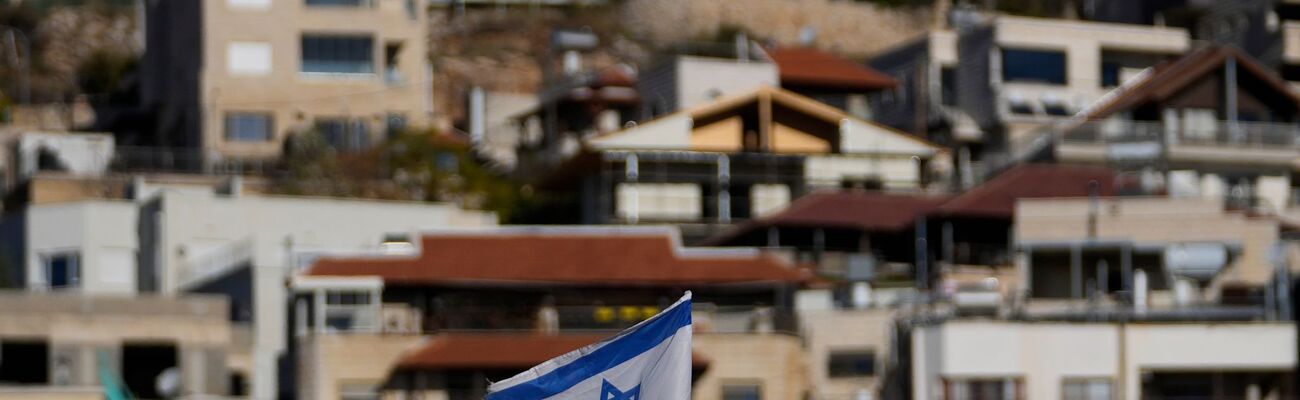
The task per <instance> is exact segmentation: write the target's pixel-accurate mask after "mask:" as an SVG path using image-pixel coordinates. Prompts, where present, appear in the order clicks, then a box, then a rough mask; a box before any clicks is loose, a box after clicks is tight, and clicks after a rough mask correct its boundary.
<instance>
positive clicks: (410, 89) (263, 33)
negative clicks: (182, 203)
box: [199, 0, 432, 157]
mask: <svg viewBox="0 0 1300 400" xmlns="http://www.w3.org/2000/svg"><path fill="white" fill-rule="evenodd" d="M202 3H203V5H202V7H203V31H202V32H203V35H202V47H203V52H202V54H203V55H204V56H203V60H204V66H203V67H202V69H201V73H202V82H201V88H200V93H199V96H200V99H199V103H200V104H201V105H202V107H203V116H202V118H203V119H202V122H201V127H202V130H203V132H204V139H203V143H202V145H203V147H204V148H208V149H213V150H216V151H218V152H219V153H220V154H222V155H226V156H236V157H274V156H278V155H279V153H280V150H281V142H282V141H283V140H284V138H285V137H287V135H288V134H289V133H290V131H293V130H299V129H305V128H308V127H309V126H310V124H311V123H312V120H313V118H314V117H317V116H325V117H356V118H362V119H364V120H365V121H366V122H367V123H368V125H369V126H370V133H371V134H372V136H371V142H372V143H374V142H377V141H379V140H380V139H381V138H382V137H383V134H384V132H383V129H382V128H383V126H384V116H385V114H387V113H400V114H403V115H404V116H405V118H406V119H407V124H408V125H415V126H420V125H424V124H426V123H428V122H429V121H428V119H429V116H430V114H429V113H430V111H431V110H430V107H431V102H432V100H431V96H432V91H431V82H430V81H429V79H430V74H429V70H428V68H429V66H428V63H427V58H426V57H427V44H426V37H425V32H426V29H425V28H426V27H425V24H426V23H427V16H426V14H425V12H424V4H425V2H424V1H419V0H417V1H416V3H415V10H416V12H415V13H414V14H413V17H412V16H411V15H408V14H407V12H406V11H405V10H404V7H405V0H374V1H373V3H374V6H372V7H357V8H351V7H328V6H326V7H309V6H307V5H306V3H305V2H303V1H232V0H210V1H203V2H202ZM258 3H264V4H265V6H258V5H256V4H258ZM240 4H244V5H240ZM250 4H251V5H250ZM304 33H311V34H316V33H347V34H370V35H372V36H373V38H374V42H373V43H374V47H373V52H374V64H373V69H374V71H375V73H373V74H369V75H347V76H342V75H330V74H305V73H301V72H299V71H300V62H301V54H302V50H301V49H300V47H301V38H302V35H303V34H304ZM390 41H401V42H402V48H401V52H400V55H399V60H398V70H399V72H400V75H401V76H402V80H401V82H397V83H394V84H389V83H386V82H385V77H384V73H385V71H384V46H385V44H386V43H388V42H390ZM232 42H244V43H261V44H268V45H269V46H270V51H271V54H270V60H271V68H270V71H269V72H266V73H260V74H259V73H253V74H250V73H241V72H237V71H230V70H229V69H228V68H227V61H228V60H227V48H228V45H229V44H230V43H232ZM231 111H240V112H265V113H271V114H272V115H273V117H274V121H273V130H274V132H275V137H274V138H273V139H272V140H271V141H269V142H261V143H255V142H231V141H226V140H225V139H224V129H225V127H224V118H225V115H226V113H227V112H231ZM299 113H301V114H302V115H303V116H304V117H305V118H303V119H301V120H300V119H298V117H297V116H298V114H299Z"/></svg>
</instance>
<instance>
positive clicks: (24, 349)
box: [0, 338, 50, 385]
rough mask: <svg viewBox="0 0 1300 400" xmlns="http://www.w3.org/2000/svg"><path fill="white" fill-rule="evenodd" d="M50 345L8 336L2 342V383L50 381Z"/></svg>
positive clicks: (0, 367) (0, 344) (0, 356)
mask: <svg viewBox="0 0 1300 400" xmlns="http://www.w3.org/2000/svg"><path fill="white" fill-rule="evenodd" d="M49 365H50V345H49V343H46V342H36V341H31V342H29V341H19V340H12V339H9V338H6V339H5V340H4V341H3V342H0V385H11V384H20V385H45V384H48V383H50V376H49V372H50V368H49Z"/></svg>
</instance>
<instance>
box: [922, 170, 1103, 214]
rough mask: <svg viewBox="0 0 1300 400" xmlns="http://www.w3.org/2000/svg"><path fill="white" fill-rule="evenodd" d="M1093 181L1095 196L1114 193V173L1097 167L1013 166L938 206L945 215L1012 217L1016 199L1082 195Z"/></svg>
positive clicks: (1084, 194) (1086, 192) (1086, 194)
mask: <svg viewBox="0 0 1300 400" xmlns="http://www.w3.org/2000/svg"><path fill="white" fill-rule="evenodd" d="M1093 181H1096V182H1097V184H1098V195H1101V196H1112V195H1114V194H1115V193H1114V192H1115V172H1114V171H1111V170H1109V169H1106V168H1101V167H1083V166H1066V165H1049V164H1026V165H1021V166H1017V167H1015V168H1012V169H1010V170H1007V171H1006V172H1003V173H1001V174H999V175H998V176H997V177H994V178H993V179H991V180H989V181H988V182H984V183H983V184H981V185H979V186H976V187H974V188H972V189H971V190H968V191H966V192H965V193H962V194H961V195H958V196H957V197H955V198H953V199H952V200H950V201H948V202H947V203H944V204H943V205H942V206H940V207H939V211H940V212H943V213H945V214H950V215H952V214H956V215H964V216H980V217H995V218H1012V217H1014V216H1015V212H1016V200H1019V199H1034V198H1047V197H1085V196H1088V195H1089V193H1088V191H1089V183H1090V182H1093Z"/></svg>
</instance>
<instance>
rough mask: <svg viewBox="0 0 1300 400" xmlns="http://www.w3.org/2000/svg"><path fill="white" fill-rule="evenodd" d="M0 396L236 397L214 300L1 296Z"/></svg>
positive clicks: (229, 343)
mask: <svg viewBox="0 0 1300 400" xmlns="http://www.w3.org/2000/svg"><path fill="white" fill-rule="evenodd" d="M0 308H3V309H4V310H5V312H4V313H0V398H5V399H21V400H26V399H31V400H37V399H85V400H90V399H103V398H106V397H109V398H112V397H114V396H122V395H123V394H124V392H125V393H130V394H133V395H134V397H135V398H142V399H160V398H173V397H178V396H184V397H207V396H223V397H224V396H232V397H243V396H246V395H247V392H246V391H245V388H244V387H243V382H245V381H244V376H243V375H242V374H239V373H236V372H232V371H230V370H229V369H228V368H227V364H228V363H229V362H231V361H232V360H231V357H232V354H233V353H234V349H235V348H236V347H238V346H239V345H240V343H238V342H239V341H240V337H239V336H237V335H235V334H234V331H232V330H231V327H230V322H229V320H228V319H227V313H228V312H229V308H228V302H227V301H226V300H225V299H223V298H220V297H216V296H205V295H186V296H178V297H172V296H168V297H159V296H153V295H145V296H139V297H124V296H121V295H96V294H80V293H77V294H74V293H23V292H15V291H5V292H0Z"/></svg>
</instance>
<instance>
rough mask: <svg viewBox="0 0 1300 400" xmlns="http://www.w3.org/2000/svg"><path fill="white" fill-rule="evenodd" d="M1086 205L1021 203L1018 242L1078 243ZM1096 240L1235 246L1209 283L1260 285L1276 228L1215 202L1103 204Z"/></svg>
mask: <svg viewBox="0 0 1300 400" xmlns="http://www.w3.org/2000/svg"><path fill="white" fill-rule="evenodd" d="M1088 204H1089V202H1088V199H1033V200H1021V201H1020V202H1019V203H1018V204H1017V206H1016V228H1015V231H1016V238H1017V239H1018V241H1020V242H1022V243H1023V242H1034V241H1054V240H1082V239H1084V238H1086V237H1087V232H1088V228H1087V227H1088V207H1089V205H1088ZM1098 209H1099V210H1101V211H1100V213H1099V215H1098V218H1097V237H1098V238H1102V239H1129V240H1133V241H1136V242H1140V243H1145V244H1162V243H1171V242H1195V241H1220V242H1227V243H1235V244H1240V245H1241V249H1242V253H1241V255H1240V256H1239V257H1237V259H1236V261H1235V262H1234V263H1232V265H1231V266H1230V267H1229V269H1228V270H1227V271H1224V272H1223V273H1222V274H1220V275H1219V277H1218V278H1217V279H1216V282H1215V283H1224V282H1241V283H1247V284H1256V285H1258V284H1263V283H1264V282H1266V281H1267V280H1268V279H1269V277H1270V274H1271V273H1272V272H1271V271H1272V269H1273V267H1272V264H1271V263H1270V262H1269V260H1268V254H1269V249H1270V248H1271V247H1272V245H1273V243H1274V242H1276V241H1277V239H1278V234H1279V228H1278V222H1277V221H1276V220H1275V219H1272V218H1262V217H1260V218H1257V217H1247V216H1245V215H1243V214H1241V213H1229V212H1224V211H1222V210H1223V205H1222V203H1221V202H1219V201H1215V200H1210V199H1203V198H1185V199H1171V198H1159V197H1146V198H1123V199H1120V198H1107V199H1102V200H1101V201H1100V206H1099V207H1098Z"/></svg>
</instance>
